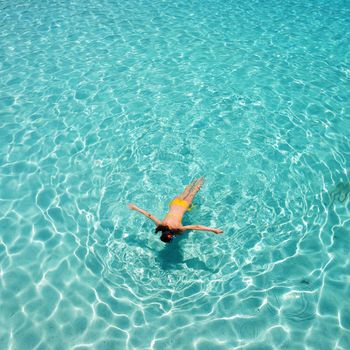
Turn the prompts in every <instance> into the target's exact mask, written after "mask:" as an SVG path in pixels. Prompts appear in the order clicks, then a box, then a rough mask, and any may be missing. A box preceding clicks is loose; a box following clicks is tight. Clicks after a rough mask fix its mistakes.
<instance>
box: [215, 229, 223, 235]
mask: <svg viewBox="0 0 350 350" xmlns="http://www.w3.org/2000/svg"><path fill="white" fill-rule="evenodd" d="M213 232H214V233H215V234H217V235H218V234H219V233H223V232H224V231H223V230H219V229H218V228H214V229H213Z"/></svg>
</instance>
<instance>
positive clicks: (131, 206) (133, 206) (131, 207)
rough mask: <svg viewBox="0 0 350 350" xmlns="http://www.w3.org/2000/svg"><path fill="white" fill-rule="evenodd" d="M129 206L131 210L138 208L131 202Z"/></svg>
mask: <svg viewBox="0 0 350 350" xmlns="http://www.w3.org/2000/svg"><path fill="white" fill-rule="evenodd" d="M128 207H129V208H130V209H131V210H137V206H136V205H135V204H132V203H129V204H128Z"/></svg>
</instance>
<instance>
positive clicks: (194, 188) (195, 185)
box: [179, 176, 204, 203]
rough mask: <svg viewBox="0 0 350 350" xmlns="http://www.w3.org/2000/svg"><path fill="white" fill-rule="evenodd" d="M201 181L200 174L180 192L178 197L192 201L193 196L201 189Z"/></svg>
mask: <svg viewBox="0 0 350 350" xmlns="http://www.w3.org/2000/svg"><path fill="white" fill-rule="evenodd" d="M203 183H204V177H203V176H202V177H201V178H199V179H198V180H195V181H193V182H192V183H190V184H189V185H188V186H187V187H186V188H185V191H184V192H183V193H181V194H180V196H179V198H181V199H183V200H185V201H186V202H188V203H192V201H193V198H194V196H195V195H196V194H197V192H198V191H199V190H200V189H201V187H202V185H203Z"/></svg>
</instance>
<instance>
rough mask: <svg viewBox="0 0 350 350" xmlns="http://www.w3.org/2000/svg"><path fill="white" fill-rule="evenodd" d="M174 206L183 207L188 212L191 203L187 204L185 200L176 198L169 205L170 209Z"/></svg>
mask: <svg viewBox="0 0 350 350" xmlns="http://www.w3.org/2000/svg"><path fill="white" fill-rule="evenodd" d="M172 205H179V206H180V207H183V208H185V209H187V210H188V208H189V206H190V203H188V202H186V201H185V200H184V199H181V198H174V199H173V200H172V201H171V202H170V203H169V207H171V206H172Z"/></svg>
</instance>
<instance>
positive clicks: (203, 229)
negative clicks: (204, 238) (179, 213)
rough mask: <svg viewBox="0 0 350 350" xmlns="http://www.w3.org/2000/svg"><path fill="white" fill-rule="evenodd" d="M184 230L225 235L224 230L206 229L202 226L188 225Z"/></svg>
mask: <svg viewBox="0 0 350 350" xmlns="http://www.w3.org/2000/svg"><path fill="white" fill-rule="evenodd" d="M182 229H183V230H195V231H210V232H214V233H216V234H218V233H223V232H224V231H223V230H219V229H218V228H211V227H206V226H202V225H187V226H182Z"/></svg>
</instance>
